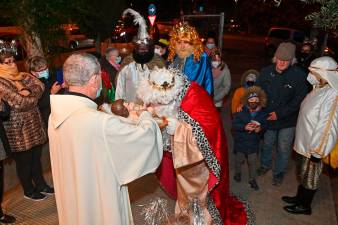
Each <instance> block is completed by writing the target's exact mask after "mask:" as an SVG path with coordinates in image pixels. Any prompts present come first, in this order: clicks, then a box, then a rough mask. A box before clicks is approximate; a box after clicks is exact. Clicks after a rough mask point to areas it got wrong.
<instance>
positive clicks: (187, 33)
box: [168, 22, 214, 95]
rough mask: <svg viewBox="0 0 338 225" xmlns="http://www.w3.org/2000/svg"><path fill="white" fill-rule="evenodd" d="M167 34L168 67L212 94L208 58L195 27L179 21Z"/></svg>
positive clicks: (211, 79) (211, 78)
mask: <svg viewBox="0 0 338 225" xmlns="http://www.w3.org/2000/svg"><path fill="white" fill-rule="evenodd" d="M169 36H170V41H169V42H170V43H169V55H168V61H169V62H170V63H171V64H170V67H174V68H176V69H178V70H180V71H181V72H182V73H183V74H185V76H187V78H188V80H189V81H195V82H197V83H198V84H199V85H201V86H202V87H203V88H204V89H205V90H206V91H207V92H208V93H209V95H213V92H214V86H213V77H212V72H211V63H210V59H209V57H208V55H207V54H206V53H205V52H203V44H202V41H201V38H200V37H199V35H198V33H197V31H196V29H195V28H194V27H192V26H190V25H189V24H188V23H187V22H180V23H178V24H176V25H175V26H174V27H173V29H172V30H171V32H170V33H169Z"/></svg>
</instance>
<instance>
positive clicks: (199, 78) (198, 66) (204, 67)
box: [172, 52, 214, 95]
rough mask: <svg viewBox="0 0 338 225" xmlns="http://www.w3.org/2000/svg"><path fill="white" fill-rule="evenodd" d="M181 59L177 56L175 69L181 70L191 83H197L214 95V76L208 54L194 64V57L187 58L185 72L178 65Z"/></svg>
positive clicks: (204, 54)
mask: <svg viewBox="0 0 338 225" xmlns="http://www.w3.org/2000/svg"><path fill="white" fill-rule="evenodd" d="M178 61H179V59H178V57H177V56H176V57H175V59H174V62H173V65H172V66H173V67H175V68H177V69H180V70H181V71H182V72H183V73H184V74H185V75H186V76H187V77H188V80H190V81H195V82H197V83H198V84H199V85H201V86H202V87H203V88H204V89H205V90H206V91H207V92H208V93H209V95H213V94H214V84H213V76H212V71H211V63H210V59H209V57H208V55H207V54H206V53H204V52H203V53H202V54H201V58H200V60H199V61H196V62H194V55H193V54H192V55H190V56H189V57H187V58H186V60H185V63H184V66H183V70H182V68H181V67H180V65H178V64H179V63H178Z"/></svg>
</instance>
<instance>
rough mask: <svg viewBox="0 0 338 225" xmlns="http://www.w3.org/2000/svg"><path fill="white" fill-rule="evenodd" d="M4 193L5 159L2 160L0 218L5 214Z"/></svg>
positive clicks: (0, 163) (0, 162) (0, 167)
mask: <svg viewBox="0 0 338 225" xmlns="http://www.w3.org/2000/svg"><path fill="white" fill-rule="evenodd" d="M3 195H4V164H3V161H2V160H1V161H0V218H1V217H2V216H3V215H4V213H3V211H2V207H1V204H2V199H3Z"/></svg>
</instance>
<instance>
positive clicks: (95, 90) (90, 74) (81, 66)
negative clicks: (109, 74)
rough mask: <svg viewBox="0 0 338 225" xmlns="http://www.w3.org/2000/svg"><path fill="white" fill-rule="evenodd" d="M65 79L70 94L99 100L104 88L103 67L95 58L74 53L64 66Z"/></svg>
mask: <svg viewBox="0 0 338 225" xmlns="http://www.w3.org/2000/svg"><path fill="white" fill-rule="evenodd" d="M63 77H64V80H65V82H66V84H67V85H68V87H69V91H70V92H77V93H81V94H84V95H86V96H88V97H90V98H91V99H95V98H98V97H99V95H100V92H101V88H102V86H101V85H102V81H101V67H100V64H99V62H98V60H97V59H96V57H95V56H93V55H91V54H88V53H74V54H72V55H70V56H69V57H68V58H67V59H66V61H65V63H64V64H63Z"/></svg>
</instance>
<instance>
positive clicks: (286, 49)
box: [275, 42, 296, 61]
mask: <svg viewBox="0 0 338 225" xmlns="http://www.w3.org/2000/svg"><path fill="white" fill-rule="evenodd" d="M295 51H296V46H295V45H294V44H292V43H291V42H283V43H281V44H280V45H279V46H278V48H277V50H276V53H275V57H276V58H278V59H280V60H284V61H289V60H291V59H293V58H294V57H295Z"/></svg>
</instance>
